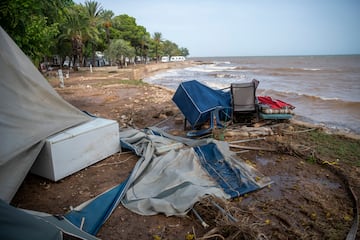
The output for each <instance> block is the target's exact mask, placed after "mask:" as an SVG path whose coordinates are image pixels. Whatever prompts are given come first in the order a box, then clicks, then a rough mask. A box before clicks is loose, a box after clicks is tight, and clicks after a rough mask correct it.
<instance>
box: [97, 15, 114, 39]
mask: <svg viewBox="0 0 360 240" xmlns="http://www.w3.org/2000/svg"><path fill="white" fill-rule="evenodd" d="M113 17H114V13H113V11H111V10H104V11H102V12H101V16H100V18H101V20H102V23H103V26H104V28H105V38H106V40H105V41H106V44H107V45H109V44H110V27H111V26H112V18H113Z"/></svg>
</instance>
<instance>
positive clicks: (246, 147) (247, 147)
mask: <svg viewBox="0 0 360 240" xmlns="http://www.w3.org/2000/svg"><path fill="white" fill-rule="evenodd" d="M229 146H230V147H232V148H238V149H246V150H257V151H268V152H276V151H277V149H271V148H261V147H250V146H239V145H233V144H230V145H229Z"/></svg>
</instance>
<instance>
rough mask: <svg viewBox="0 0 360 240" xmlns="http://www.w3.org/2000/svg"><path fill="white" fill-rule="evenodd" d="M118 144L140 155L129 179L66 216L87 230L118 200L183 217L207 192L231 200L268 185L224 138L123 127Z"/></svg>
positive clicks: (136, 207) (95, 226)
mask: <svg viewBox="0 0 360 240" xmlns="http://www.w3.org/2000/svg"><path fill="white" fill-rule="evenodd" d="M120 142H121V146H122V147H123V148H124V149H128V150H131V151H133V152H134V153H135V154H136V155H137V156H139V160H138V161H137V163H136V165H135V167H134V169H133V170H132V172H131V174H130V175H129V177H128V178H127V179H126V180H125V181H124V182H122V183H121V184H119V185H117V186H115V187H113V188H111V189H110V190H108V191H106V192H104V193H103V194H101V195H99V196H97V197H95V198H93V199H91V200H89V201H87V202H85V203H84V204H81V205H80V206H78V207H76V208H75V209H74V210H72V211H71V212H69V213H68V214H66V215H65V218H67V219H68V220H69V221H71V222H72V223H73V224H74V225H76V226H78V227H80V226H83V228H82V229H83V230H84V231H87V232H88V233H91V234H96V233H97V231H98V230H99V229H100V227H101V226H102V224H103V223H105V221H106V220H107V219H108V218H109V217H110V215H111V213H112V212H113V211H114V209H115V208H116V207H117V206H118V204H119V202H120V201H121V202H122V204H123V206H125V207H126V208H128V209H129V210H131V211H133V212H135V213H138V214H141V215H155V214H159V213H163V214H165V215H167V216H171V215H175V216H183V215H185V214H186V213H187V212H188V211H189V210H191V208H192V207H193V205H194V204H195V203H196V202H198V201H200V200H201V199H202V198H204V197H206V196H208V195H212V196H217V197H220V198H224V199H230V198H234V197H238V196H240V195H243V194H245V193H248V192H251V191H254V190H257V189H260V188H262V187H264V186H266V185H268V184H270V183H271V180H270V179H269V178H268V177H265V176H263V175H262V174H261V173H259V172H258V171H257V170H256V169H254V168H253V167H251V166H250V165H248V164H246V163H245V162H244V161H242V160H241V159H239V158H238V157H237V156H236V154H235V153H233V152H231V151H230V150H229V147H228V144H227V143H226V142H222V141H216V140H213V139H203V140H192V139H188V138H182V137H177V136H173V135H170V134H167V133H166V132H164V131H162V130H161V129H159V128H156V127H151V128H148V129H145V130H138V129H124V130H122V131H120Z"/></svg>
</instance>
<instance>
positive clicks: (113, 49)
mask: <svg viewBox="0 0 360 240" xmlns="http://www.w3.org/2000/svg"><path fill="white" fill-rule="evenodd" d="M106 55H107V56H108V57H109V58H110V59H111V61H112V62H116V64H117V65H118V67H119V68H120V67H123V66H124V65H125V64H126V63H125V58H126V57H128V58H132V57H134V56H135V49H134V48H133V47H132V46H131V44H130V42H128V41H125V40H123V39H115V40H113V41H112V42H111V43H110V46H109V48H108V49H107V51H106Z"/></svg>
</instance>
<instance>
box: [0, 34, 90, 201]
mask: <svg viewBox="0 0 360 240" xmlns="http://www.w3.org/2000/svg"><path fill="white" fill-rule="evenodd" d="M0 79H1V80H0V137H1V144H0V198H1V199H3V200H4V201H6V202H10V200H11V199H12V197H13V196H14V195H15V193H16V191H17V189H18V187H19V186H20V184H21V183H22V181H23V180H24V178H25V176H26V174H27V173H28V171H29V169H30V168H31V166H32V165H33V163H34V161H35V159H36V157H37V156H38V154H39V152H40V150H41V148H42V146H43V143H44V142H43V140H44V139H46V138H47V137H49V136H51V135H53V134H55V133H58V132H60V131H62V130H64V129H67V128H69V127H72V126H75V125H78V124H81V123H83V122H86V121H89V120H90V119H91V118H90V117H89V116H87V115H86V114H84V113H82V112H81V111H80V110H78V109H76V108H75V107H73V106H72V105H70V104H69V103H67V102H66V101H65V100H63V99H62V98H61V97H60V96H59V95H58V94H57V93H56V91H55V90H54V89H53V88H52V86H51V85H50V84H49V83H48V81H47V80H46V79H45V78H44V77H43V76H42V75H41V73H40V72H39V71H38V70H37V69H36V67H35V66H34V65H33V64H32V62H31V61H30V60H29V58H28V57H27V56H26V55H25V54H24V53H23V52H22V51H21V50H20V48H19V47H18V46H17V45H16V44H15V43H14V41H13V40H12V39H11V38H10V37H9V36H8V35H7V33H6V32H5V31H4V30H3V29H2V28H1V27H0Z"/></svg>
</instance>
